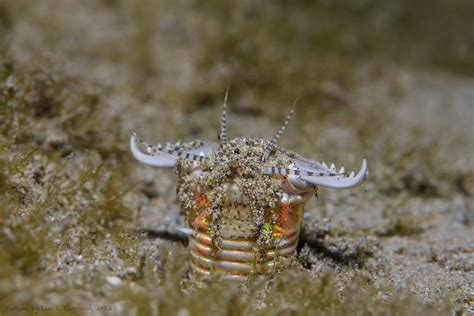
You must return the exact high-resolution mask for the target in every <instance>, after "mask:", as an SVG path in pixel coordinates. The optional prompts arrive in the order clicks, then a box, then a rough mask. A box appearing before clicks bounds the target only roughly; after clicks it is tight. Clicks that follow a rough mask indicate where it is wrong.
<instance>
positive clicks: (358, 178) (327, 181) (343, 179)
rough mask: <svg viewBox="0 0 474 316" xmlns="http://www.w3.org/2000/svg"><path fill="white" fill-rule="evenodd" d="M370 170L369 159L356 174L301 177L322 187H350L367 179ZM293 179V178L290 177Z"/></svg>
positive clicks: (363, 161)
mask: <svg viewBox="0 0 474 316" xmlns="http://www.w3.org/2000/svg"><path fill="white" fill-rule="evenodd" d="M368 172H369V168H368V165H367V160H366V159H364V160H362V166H361V168H360V170H359V172H358V173H357V174H356V175H354V173H351V174H350V175H348V176H347V175H343V174H336V175H331V176H329V175H327V176H305V175H302V176H301V177H299V178H300V179H301V180H303V181H305V182H306V183H308V184H312V185H318V186H322V187H327V188H331V189H349V188H354V187H357V186H359V185H361V184H362V183H364V181H365V180H366V179H367V176H368ZM289 180H290V181H291V179H289ZM295 184H298V185H301V183H300V182H296V183H295Z"/></svg>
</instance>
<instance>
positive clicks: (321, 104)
mask: <svg viewBox="0 0 474 316" xmlns="http://www.w3.org/2000/svg"><path fill="white" fill-rule="evenodd" d="M473 13H474V8H473V5H472V3H471V2H470V1H459V2H458V3H456V4H448V3H444V2H442V1H435V2H434V3H430V6H429V7H427V6H426V5H421V4H420V5H413V4H411V3H410V2H409V1H401V2H397V1H388V2H386V3H385V4H377V3H374V2H371V1H366V2H364V1H359V2H358V1H343V2H341V3H340V5H331V4H329V3H326V2H324V1H320V2H315V3H313V4H309V3H306V2H304V1H299V2H295V3H292V4H290V3H286V2H284V1H280V2H270V1H261V2H256V3H253V2H252V1H244V2H235V3H234V2H231V3H229V4H228V7H227V6H223V5H219V2H215V3H214V2H210V3H208V4H199V3H197V2H196V3H195V2H189V3H187V2H184V1H178V2H171V1H169V2H168V1H162V2H154V1H141V2H137V3H132V2H128V1H98V2H94V1H86V2H84V3H81V4H79V3H78V2H73V1H41V2H39V1H38V2H33V1H18V2H14V3H13V2H9V1H0V29H1V31H0V43H1V46H0V61H1V67H2V68H1V76H0V79H1V82H0V89H1V91H0V93H1V94H0V167H1V170H2V174H1V178H0V201H1V202H0V203H1V205H0V206H1V207H2V209H1V213H0V247H1V249H0V308H1V309H0V313H1V314H3V313H4V312H5V313H11V314H21V313H24V314H31V313H34V312H35V311H40V312H42V313H50V314H55V313H58V310H57V309H59V311H60V312H68V313H71V314H75V313H78V312H81V313H86V314H107V313H110V314H115V313H122V314H131V315H135V314H136V315H140V314H148V313H150V314H176V315H178V314H179V315H189V314H193V315H194V314H196V315H200V314H204V315H207V314H220V313H232V312H233V313H236V314H265V315H274V314H278V313H280V314H312V313H314V312H319V313H327V314H344V313H348V312H350V311H354V312H359V313H361V314H380V313H386V314H410V313H413V312H415V311H416V312H417V313H425V314H432V313H440V314H445V313H451V312H458V313H461V314H462V313H465V314H469V313H471V314H472V313H474V310H473V308H474V307H473V297H474V288H473V287H474V285H473V282H474V276H473V271H474V269H473V268H474V254H473V253H474V252H473V251H474V233H473V225H474V159H473V157H474V76H473V75H474V60H473V57H472V56H474V39H473V34H472V30H471V28H470V27H469V24H470V23H472V22H470V17H471V16H472V15H470V14H473ZM418 20H421V21H423V23H421V22H419V21H418ZM440 24H442V26H440ZM348 25H350V27H349V26H348ZM227 86H230V87H231V88H230V98H229V113H228V129H229V137H230V138H232V137H240V136H256V137H270V136H271V135H272V134H273V133H274V132H275V131H276V130H277V129H278V128H279V127H280V125H281V123H282V122H283V119H284V117H285V115H286V113H287V111H288V109H289V108H290V105H291V103H292V102H293V99H294V98H296V97H298V98H299V104H298V106H297V111H296V115H295V117H294V119H293V121H292V122H291V123H290V125H289V127H288V128H287V130H286V131H285V133H284V134H283V136H282V138H281V140H280V142H279V145H280V146H282V147H285V148H288V149H291V150H294V151H296V152H299V153H300V154H302V155H303V156H305V157H308V158H311V159H316V160H323V161H326V162H328V163H329V162H334V163H335V164H336V166H338V167H339V166H340V165H341V164H343V165H344V166H345V167H346V170H347V169H349V168H354V169H357V168H358V167H359V166H360V162H361V160H362V158H367V159H368V161H369V166H370V176H369V179H368V182H367V183H366V184H364V186H362V187H360V188H356V189H352V190H329V189H320V191H319V195H318V197H317V198H313V199H312V200H311V201H310V202H309V203H308V204H307V205H306V214H305V223H304V227H303V233H302V237H301V241H300V245H299V251H298V254H297V256H296V259H295V260H296V262H295V266H294V267H293V268H291V269H290V270H289V271H286V272H285V273H284V274H283V276H281V277H280V279H278V278H277V280H278V281H275V282H273V283H272V281H270V282H269V283H265V282H268V281H264V280H262V281H261V282H260V281H259V282H260V283H259V282H257V284H256V285H255V284H254V285H251V286H250V287H249V288H246V289H238V288H235V287H227V285H224V284H220V283H219V281H218V280H215V282H216V284H211V285H204V284H199V283H193V282H192V281H189V280H188V279H187V278H186V271H187V269H188V266H187V263H186V252H185V248H184V245H183V241H182V239H183V238H182V236H180V235H179V234H176V232H175V231H174V225H176V223H177V222H179V216H178V212H179V210H178V203H177V200H176V195H175V186H176V175H175V173H174V172H173V171H172V170H153V169H151V168H149V167H145V166H142V165H140V164H139V163H138V162H136V161H135V160H134V159H133V157H132V156H131V154H130V153H129V150H128V141H129V136H130V133H129V131H136V132H138V133H139V134H140V136H141V137H142V138H144V139H145V140H147V141H148V142H151V143H158V142H166V141H178V140H181V141H191V140H195V139H202V140H209V141H216V140H217V139H216V135H217V131H218V126H219V116H220V111H221V104H222V99H223V95H224V92H225V89H226V87H227ZM327 275H329V281H328V280H327V279H325V277H323V276H327ZM299 278H301V279H299ZM303 280H304V281H303ZM278 282H280V283H278ZM324 282H327V283H324ZM275 284H280V285H278V286H276V285H275ZM324 284H329V285H327V288H328V289H330V290H324V288H325V286H323V285H324ZM285 286H286V287H287V288H286V287H285Z"/></svg>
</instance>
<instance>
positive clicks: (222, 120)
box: [219, 87, 229, 146]
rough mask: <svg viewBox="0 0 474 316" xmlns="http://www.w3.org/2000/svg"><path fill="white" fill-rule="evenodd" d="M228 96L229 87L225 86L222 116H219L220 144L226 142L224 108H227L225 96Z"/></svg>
mask: <svg viewBox="0 0 474 316" xmlns="http://www.w3.org/2000/svg"><path fill="white" fill-rule="evenodd" d="M228 96H229V87H227V90H226V92H225V97H224V105H223V106H222V117H221V132H220V134H219V140H220V144H221V146H222V145H225V144H227V117H226V116H227V115H226V114H227V113H226V108H227V97H228Z"/></svg>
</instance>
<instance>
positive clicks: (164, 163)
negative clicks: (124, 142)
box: [130, 135, 178, 168]
mask: <svg viewBox="0 0 474 316" xmlns="http://www.w3.org/2000/svg"><path fill="white" fill-rule="evenodd" d="M130 150H131V151H132V154H133V156H134V157H135V159H137V160H138V161H140V162H141V163H143V164H145V165H148V166H151V167H158V168H173V167H174V166H175V165H176V159H177V158H178V157H176V156H173V155H171V154H168V153H166V152H160V153H159V154H158V155H150V154H146V153H144V152H143V151H141V150H140V148H139V147H138V144H137V138H136V137H135V135H132V137H131V138H130Z"/></svg>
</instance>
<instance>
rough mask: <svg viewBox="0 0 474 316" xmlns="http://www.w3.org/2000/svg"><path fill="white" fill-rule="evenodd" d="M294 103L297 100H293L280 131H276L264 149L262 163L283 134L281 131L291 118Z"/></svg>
mask: <svg viewBox="0 0 474 316" xmlns="http://www.w3.org/2000/svg"><path fill="white" fill-rule="evenodd" d="M296 102H298V99H295V101H294V102H293V106H292V107H291V110H290V112H289V113H288V116H287V117H286V120H285V123H283V126H282V127H280V129H279V130H278V132H276V134H275V135H273V138H272V140H271V141H270V143H268V145H267V146H266V147H265V151H264V153H263V157H262V161H265V160H267V158H268V156H269V155H270V153H271V152H272V150H273V148H275V145H276V144H277V142H278V139H280V137H281V134H283V131H284V130H285V128H286V127H287V126H288V123H289V122H290V120H291V117H292V116H293V112H294V111H295V106H296Z"/></svg>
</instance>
